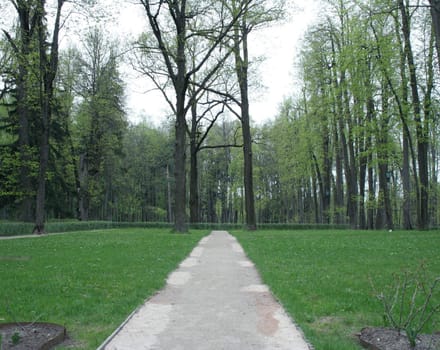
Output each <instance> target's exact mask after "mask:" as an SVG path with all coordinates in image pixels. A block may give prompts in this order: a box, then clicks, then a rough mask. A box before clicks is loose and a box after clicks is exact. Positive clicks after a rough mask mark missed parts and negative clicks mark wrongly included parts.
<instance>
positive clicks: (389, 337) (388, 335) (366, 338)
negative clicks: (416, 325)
mask: <svg viewBox="0 0 440 350" xmlns="http://www.w3.org/2000/svg"><path fill="white" fill-rule="evenodd" d="M358 336H359V341H360V343H361V345H362V346H363V347H364V348H366V349H369V350H439V349H440V334H439V333H435V334H429V335H428V334H421V335H420V336H419V337H418V338H417V340H416V346H415V348H411V345H410V343H409V340H408V338H407V336H406V335H405V333H404V332H398V331H397V330H395V329H390V328H373V327H367V328H364V329H362V331H361V333H360V334H359V335H358Z"/></svg>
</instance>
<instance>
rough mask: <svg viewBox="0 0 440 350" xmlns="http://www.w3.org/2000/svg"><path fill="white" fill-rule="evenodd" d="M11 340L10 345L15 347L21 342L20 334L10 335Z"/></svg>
mask: <svg viewBox="0 0 440 350" xmlns="http://www.w3.org/2000/svg"><path fill="white" fill-rule="evenodd" d="M11 340H12V345H17V344H18V343H20V340H21V336H20V333H18V332H15V333H14V334H13V335H12V337H11Z"/></svg>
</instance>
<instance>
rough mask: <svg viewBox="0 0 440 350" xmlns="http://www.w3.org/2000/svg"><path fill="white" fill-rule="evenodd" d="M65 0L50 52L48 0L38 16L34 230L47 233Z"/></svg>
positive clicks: (58, 13) (40, 8)
mask: <svg viewBox="0 0 440 350" xmlns="http://www.w3.org/2000/svg"><path fill="white" fill-rule="evenodd" d="M64 1H65V0H58V5H57V12H56V17H55V23H54V29H53V34H52V43H51V46H50V54H48V53H47V52H46V50H47V46H46V45H47V44H46V36H47V34H46V25H45V18H44V15H45V8H44V5H45V1H44V0H41V3H40V4H39V6H40V7H39V10H38V11H41V12H40V18H39V19H38V22H37V23H38V45H39V50H40V52H39V53H40V57H39V59H40V74H41V75H40V77H41V78H40V79H41V83H40V84H41V93H40V103H41V119H42V128H43V130H42V136H41V141H40V167H39V173H38V187H37V201H36V206H35V227H34V233H37V234H41V233H44V221H45V215H46V210H45V202H46V172H47V168H48V164H49V138H50V124H51V116H52V103H53V92H54V81H55V77H56V74H57V70H58V37H59V32H60V26H61V9H62V7H63V4H64Z"/></svg>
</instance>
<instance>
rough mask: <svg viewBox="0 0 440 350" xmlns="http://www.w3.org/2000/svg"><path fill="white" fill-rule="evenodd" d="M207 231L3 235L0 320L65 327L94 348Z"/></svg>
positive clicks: (159, 285) (0, 246) (85, 345)
mask: <svg viewBox="0 0 440 350" xmlns="http://www.w3.org/2000/svg"><path fill="white" fill-rule="evenodd" d="M206 233H208V231H192V234H190V235H177V234H175V235H172V234H170V233H169V230H168V229H162V230H161V229H115V230H106V231H89V232H75V233H69V234H64V235H53V236H45V237H41V238H24V239H16V240H0V323H1V322H14V321H39V322H53V323H58V324H61V325H64V326H65V327H66V328H67V330H68V332H69V334H70V335H71V336H72V337H73V338H74V340H75V341H77V342H78V343H79V344H78V348H80V349H96V348H97V347H98V346H99V345H100V344H101V343H102V342H103V341H104V340H105V339H106V337H107V336H109V335H110V334H111V333H112V332H113V331H114V329H116V327H117V326H119V325H120V324H121V323H122V322H123V321H124V320H125V318H126V317H127V316H128V315H129V314H130V313H131V312H132V311H133V310H134V309H135V308H136V307H137V306H139V305H141V304H142V302H143V301H144V300H145V299H146V298H147V297H149V296H150V295H152V294H153V293H154V292H155V291H157V290H158V289H160V288H162V287H163V286H164V283H165V278H166V276H167V275H168V274H169V273H170V272H171V271H172V270H173V269H175V268H176V267H177V265H178V263H179V262H180V261H182V260H183V259H184V258H185V257H186V256H187V255H188V254H189V253H190V251H191V250H192V248H193V247H194V246H195V244H196V243H197V242H198V241H199V240H200V239H201V238H202V236H203V235H204V234H206Z"/></svg>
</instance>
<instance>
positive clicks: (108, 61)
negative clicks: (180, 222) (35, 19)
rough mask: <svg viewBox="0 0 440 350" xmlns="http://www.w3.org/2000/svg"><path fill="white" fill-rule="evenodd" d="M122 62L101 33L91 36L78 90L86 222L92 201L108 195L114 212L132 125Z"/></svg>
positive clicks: (80, 199)
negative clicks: (125, 138) (127, 131)
mask: <svg viewBox="0 0 440 350" xmlns="http://www.w3.org/2000/svg"><path fill="white" fill-rule="evenodd" d="M118 57H119V55H118V53H117V51H116V48H115V45H114V44H112V43H110V42H109V41H108V40H107V39H106V38H105V36H104V34H103V32H102V30H100V29H98V28H95V29H93V30H92V31H91V32H90V33H88V34H87V36H86V38H85V41H84V47H83V52H81V53H79V54H78V60H77V68H76V70H77V72H78V78H77V82H76V85H77V91H78V92H79V93H80V96H81V100H82V101H81V104H80V106H79V114H78V116H77V121H76V129H77V134H78V139H79V140H78V143H77V149H78V151H77V152H78V181H77V182H78V184H79V187H78V192H79V193H78V202H79V215H80V217H79V218H80V220H88V219H89V215H90V209H91V206H92V201H93V200H94V199H98V198H99V199H100V200H102V196H103V195H104V194H105V193H107V195H106V196H105V198H106V201H107V204H106V206H107V207H108V203H109V201H110V202H111V200H112V199H111V195H110V193H111V189H112V186H113V184H112V178H113V177H112V175H111V174H112V173H113V172H116V170H117V169H118V168H119V167H120V166H119V165H118V158H120V157H121V148H122V140H123V136H124V132H125V129H126V127H127V122H126V119H125V112H124V105H123V104H124V102H123V98H124V87H123V83H122V81H121V78H120V75H119V71H118V64H119V63H118ZM108 216H111V214H110V213H109V212H108ZM107 218H109V217H107Z"/></svg>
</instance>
